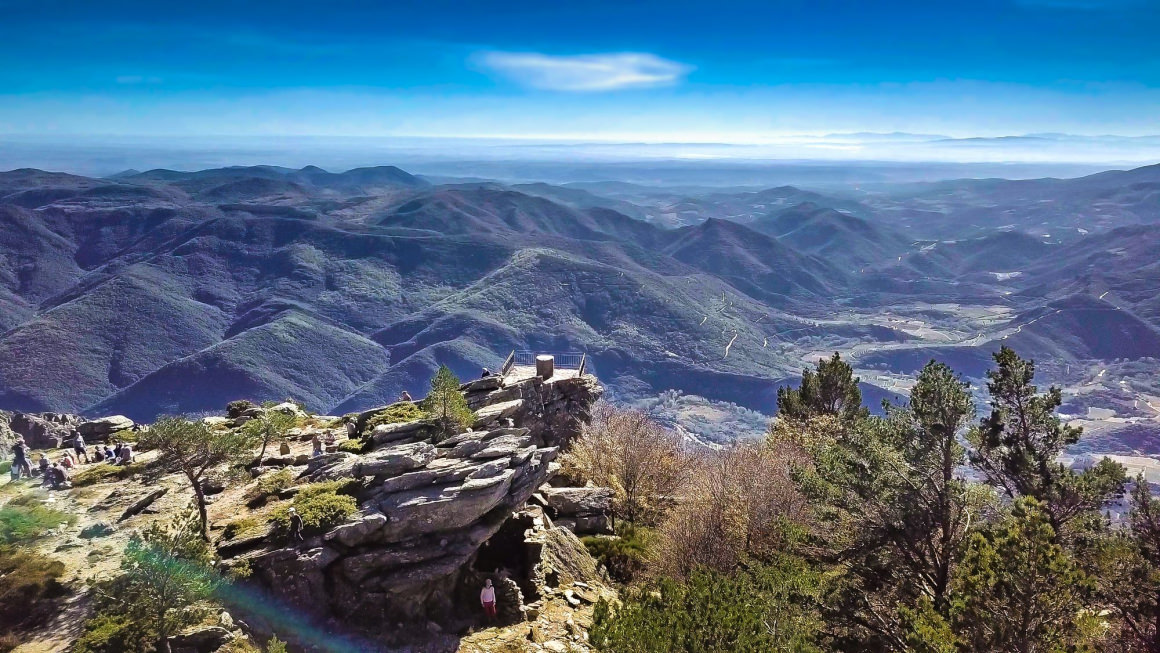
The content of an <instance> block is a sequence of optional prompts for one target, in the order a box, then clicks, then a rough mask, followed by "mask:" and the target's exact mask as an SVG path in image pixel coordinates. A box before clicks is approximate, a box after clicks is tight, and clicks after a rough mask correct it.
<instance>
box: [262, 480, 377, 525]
mask: <svg viewBox="0 0 1160 653" xmlns="http://www.w3.org/2000/svg"><path fill="white" fill-rule="evenodd" d="M357 485H358V483H357V481H355V482H353V483H352V482H350V481H329V482H326V483H310V484H307V485H303V486H302V489H301V490H299V491H298V494H295V495H294V500H293V501H291V502H290V503H291V505H292V506H293V507H294V508H295V509H296V510H297V511H298V514H299V515H301V516H302V524H303V526H304V527H305V528H306V529H309V530H313V531H324V530H329V529H331V528H333V527H335V526H338V525H339V524H341V523H343V522H345V521H346V520H347V519H349V518H350V516H351V515H353V514H354V513H355V512H357V511H358V503H357V502H356V501H355V500H354V497H352V496H349V495H348V494H343V492H349V491H351V490H352V489H353V486H357ZM289 511H290V506H281V507H279V508H278V509H277V510H276V511H275V512H274V514H273V516H272V519H273V521H274V524H275V527H276V528H277V529H278V530H279V531H282V532H284V533H286V532H289V531H290V512H289Z"/></svg>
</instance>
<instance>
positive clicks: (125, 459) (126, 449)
mask: <svg viewBox="0 0 1160 653" xmlns="http://www.w3.org/2000/svg"><path fill="white" fill-rule="evenodd" d="M132 463H133V447H131V446H129V444H128V443H125V444H123V445H121V455H120V456H119V460H118V461H117V464H118V465H131V464H132Z"/></svg>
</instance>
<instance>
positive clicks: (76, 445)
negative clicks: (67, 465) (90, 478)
mask: <svg viewBox="0 0 1160 653" xmlns="http://www.w3.org/2000/svg"><path fill="white" fill-rule="evenodd" d="M73 451H75V452H77V462H78V463H79V462H80V461H81V456H84V457H85V462H86V463H91V462H93V461H92V460H91V459H90V458H89V449H88V447H86V446H85V439H84V438H83V437H81V434H80V433H77V436H76V437H75V438H73Z"/></svg>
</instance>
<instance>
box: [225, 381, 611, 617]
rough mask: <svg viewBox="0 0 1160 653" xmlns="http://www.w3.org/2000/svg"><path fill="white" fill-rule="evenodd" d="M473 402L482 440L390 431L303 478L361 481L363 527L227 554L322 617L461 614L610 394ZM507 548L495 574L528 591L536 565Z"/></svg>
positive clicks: (475, 435)
mask: <svg viewBox="0 0 1160 653" xmlns="http://www.w3.org/2000/svg"><path fill="white" fill-rule="evenodd" d="M465 392H466V395H467V398H468V401H469V403H470V405H472V406H473V408H474V409H475V410H476V414H477V416H480V417H479V419H478V420H477V421H476V424H475V427H474V429H473V430H470V431H467V432H464V433H460V434H458V435H455V436H453V437H450V438H446V439H442V440H438V441H436V440H435V439H434V438H432V437H431V435H430V432H429V429H426V428H424V427H423V425H422V423H420V422H412V423H409V424H405V425H386V426H380V427H378V428H376V429H375V430H374V431H372V432H370V433H364V434H362V435H363V437H364V439H365V440H367V441H368V447H369V448H370V450H369V451H368V452H366V453H364V454H361V455H358V454H352V453H347V452H337V453H333V454H326V455H323V456H318V457H315V458H312V459H310V460H309V461H308V462H307V464H306V465H305V466H304V467H302V468H298V469H300V472H299V473H300V476H301V478H303V479H304V480H310V481H326V480H340V479H356V480H358V481H359V486H358V487H359V488H360V490H359V491H358V492H357V499H358V502H359V503H358V505H359V514H358V516H357V518H356V519H353V520H351V521H349V522H347V523H345V524H342V525H340V526H338V527H336V528H333V529H331V530H330V531H329V532H327V533H324V534H322V535H321V536H318V537H315V538H313V539H310V540H308V541H307V542H305V543H304V544H303V545H302V546H300V547H286V546H284V545H281V544H278V543H274V542H270V541H268V539H269V538H257V539H256V540H255V541H253V542H252V544H253V546H251V547H250V548H249V549H248V550H246V549H245V548H243V547H239V546H238V545H237V543H232V542H231V543H224V544H223V546H220V547H219V553H221V554H222V555H223V556H227V557H228V556H234V557H235V558H243V559H246V560H248V561H249V563H250V567H251V569H252V570H253V574H254V576H253V577H254V578H255V579H257V580H259V581H261V582H263V584H265V585H266V586H267V587H268V588H270V589H271V590H272V591H274V592H275V593H276V594H279V595H280V596H281V598H282V599H284V600H286V601H287V602H289V603H290V604H292V605H294V606H295V607H297V608H298V609H301V610H303V611H306V612H309V613H313V614H315V615H317V616H322V617H329V616H335V617H339V618H341V619H349V620H353V621H361V622H363V623H365V624H368V625H371V626H374V625H381V624H383V623H394V622H397V621H399V620H418V619H430V620H434V621H444V620H445V619H447V618H448V615H452V614H456V610H455V609H454V606H455V605H456V604H457V603H460V602H462V601H463V600H464V599H463V596H464V587H465V586H466V585H469V584H471V583H474V582H475V581H476V579H477V577H478V572H477V571H474V570H473V565H475V564H476V563H478V562H480V560H479V558H480V555H481V554H480V551H481V547H484V546H485V543H489V542H492V541H493V539H494V538H495V537H496V534H497V533H499V532H500V531H501V529H503V528H505V524H509V523H510V522H511V520H512V515H513V513H514V512H517V511H519V510H521V509H523V508H524V506H525V504H526V503H527V501H528V499H529V498H530V497H531V496H532V494H533V493H535V492H537V490H538V489H539V488H540V487H541V486H543V485H544V484H545V483H547V482H548V481H549V480H550V479H551V478H552V477H553V476H554V475H555V474H556V471H557V469H558V467H559V466H558V464H556V463H555V462H554V460H555V458H556V456H557V454H558V452H559V448H560V446H561V445H564V444H566V443H567V442H569V441H570V439H571V438H573V437H575V435H576V434H577V433H579V430H580V426H581V424H582V421H583V420H586V419H587V418H588V415H589V408H590V405H591V403H592V402H594V401H595V400H596V399H597V398H598V397H599V396H600V393H601V388H600V386H599V384H597V383H596V380H595V379H594V378H592V377H588V376H586V377H581V378H560V379H555V380H551V381H547V382H544V381H543V380H541V379H539V378H531V379H529V378H525V379H522V380H518V381H512V382H510V384H507V383H505V382H504V380H502V379H500V378H499V377H493V378H489V379H482V380H480V381H476V382H474V383H470V384H467V385H466V386H465ZM495 407H501V409H500V410H498V411H496V410H489V409H493V408H495ZM364 422H365V420H364ZM536 510H538V508H537V509H536ZM541 519H542V520H546V518H543V517H541ZM520 524H521V525H522V524H523V522H520ZM546 527H550V524H549V525H548V526H545V525H544V524H543V523H541V529H543V528H546ZM556 530H560V529H556ZM569 536H570V537H571V535H570V534H569ZM573 539H575V538H574V537H573ZM506 548H508V547H494V546H493V547H489V551H491V553H488V554H487V564H488V565H494V566H497V567H500V568H504V569H506V568H508V567H512V568H515V569H517V570H520V571H518V573H516V572H512V573H511V574H510V575H512V576H513V578H514V582H516V583H517V584H518V583H520V582H521V580H520V578H523V579H526V578H527V577H528V572H529V570H530V569H531V568H532V567H529V564H528V561H527V560H526V559H525V558H526V556H525V554H524V553H523V552H521V551H520V550H514V551H511V552H509V553H502V551H505V550H506ZM581 548H582V547H581ZM496 551H500V552H501V553H500V554H498V555H497V554H496V553H495V552H496ZM513 555H514V556H515V557H514V558H511V556H513ZM533 566H534V565H533ZM517 576H518V577H519V578H516V577H517ZM522 589H524V590H527V589H528V588H522ZM471 592H474V593H476V594H477V593H478V589H474V590H471V591H469V592H467V594H470V593H471ZM525 593H526V592H525ZM475 602H476V603H477V599H476V601H475ZM459 612H462V611H459Z"/></svg>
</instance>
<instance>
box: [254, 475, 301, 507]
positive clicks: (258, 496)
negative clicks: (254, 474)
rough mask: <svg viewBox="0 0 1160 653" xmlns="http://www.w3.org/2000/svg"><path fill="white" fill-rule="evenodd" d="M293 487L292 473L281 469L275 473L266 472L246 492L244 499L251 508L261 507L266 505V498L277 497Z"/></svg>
mask: <svg viewBox="0 0 1160 653" xmlns="http://www.w3.org/2000/svg"><path fill="white" fill-rule="evenodd" d="M293 485H294V473H293V472H291V471H290V470H289V469H288V468H285V467H283V468H282V469H279V470H278V471H276V472H268V473H266V474H262V475H261V476H259V477H258V481H257V482H256V483H254V486H253V487H251V488H250V489H249V490H248V491H247V492H246V497H247V498H248V499H249V503H250V505H251V506H254V505H262V504H265V503H266V500H267V499H268V498H270V497H272V496H277V495H278V494H279V493H280V492H282V491H283V490H285V489H287V488H289V487H292V486H293Z"/></svg>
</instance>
